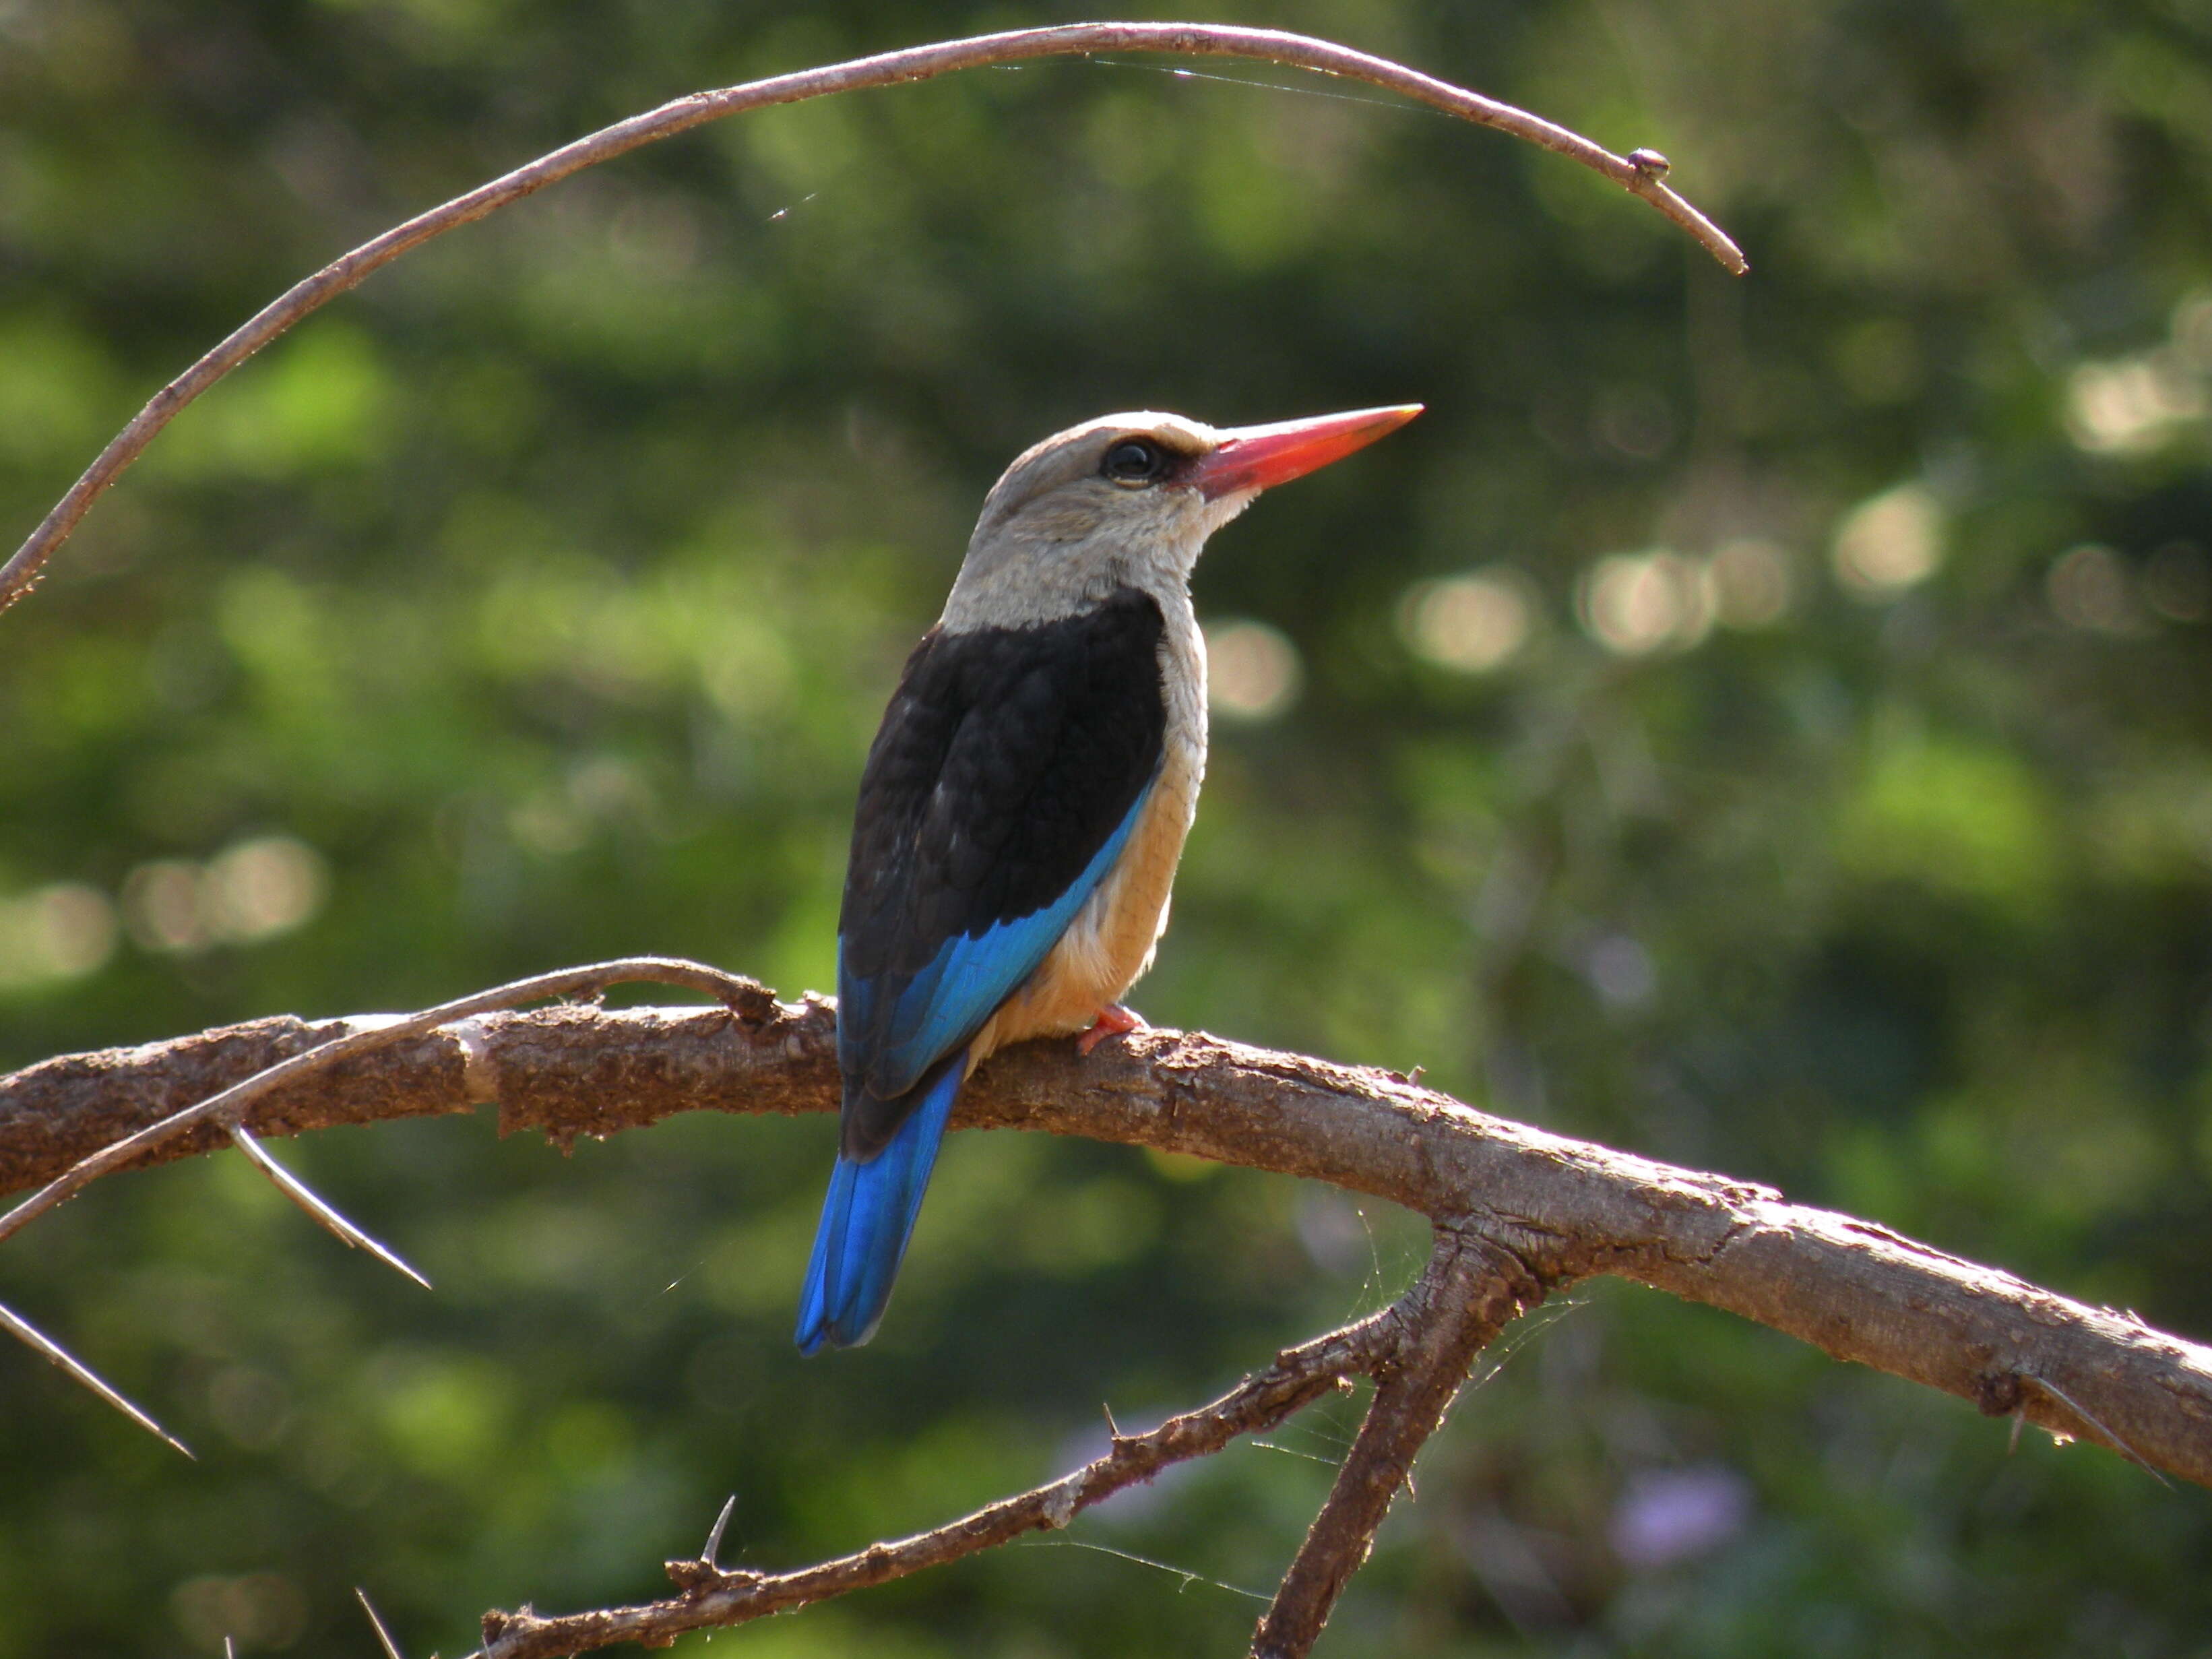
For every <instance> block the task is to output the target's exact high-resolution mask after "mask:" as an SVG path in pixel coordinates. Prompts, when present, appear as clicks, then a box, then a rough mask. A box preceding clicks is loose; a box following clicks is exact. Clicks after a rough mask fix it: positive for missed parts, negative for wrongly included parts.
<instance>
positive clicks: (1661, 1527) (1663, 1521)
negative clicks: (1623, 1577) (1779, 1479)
mask: <svg viewBox="0 0 2212 1659" xmlns="http://www.w3.org/2000/svg"><path fill="white" fill-rule="evenodd" d="M1750 1519H1751V1482H1749V1481H1748V1480H1745V1479H1744V1478H1743V1476H1742V1475H1741V1474H1737V1473H1736V1472H1735V1470H1734V1469H1732V1468H1729V1467H1728V1466H1727V1465H1725V1464H1722V1463H1705V1464H1701V1465H1699V1467H1697V1468H1687V1469H1650V1470H1646V1471H1645V1472H1644V1473H1643V1474H1638V1475H1633V1476H1632V1477H1631V1478H1630V1480H1629V1482H1628V1485H1627V1486H1626V1487H1625V1488H1624V1489H1623V1490H1622V1492H1621V1494H1620V1500H1619V1501H1618V1502H1616V1503H1615V1504H1613V1519H1612V1521H1611V1522H1609V1523H1608V1524H1607V1528H1606V1530H1607V1534H1608V1535H1609V1536H1610V1537H1611V1539H1612V1541H1613V1553H1614V1554H1616V1555H1618V1556H1619V1557H1620V1559H1621V1560H1622V1561H1623V1562H1624V1563H1625V1564H1626V1565H1628V1566H1630V1567H1632V1568H1634V1569H1636V1570H1637V1571H1643V1572H1650V1571H1657V1570H1658V1569H1660V1568H1662V1567H1671V1566H1674V1565H1677V1564H1678V1563H1680V1562H1683V1561H1691V1560H1695V1559H1697V1558H1698V1557H1699V1556H1701V1555H1710V1554H1711V1553H1712V1552H1713V1551H1715V1550H1717V1549H1718V1548H1719V1547H1721V1546H1722V1545H1723V1544H1725V1543H1727V1542H1728V1541H1729V1540H1730V1539H1731V1538H1733V1537H1735V1535H1736V1534H1738V1533H1740V1532H1741V1531H1742V1530H1743V1528H1744V1525H1745V1523H1746V1522H1748V1521H1749V1520H1750Z"/></svg>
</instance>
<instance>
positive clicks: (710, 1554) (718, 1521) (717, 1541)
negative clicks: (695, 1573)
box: [699, 1492, 738, 1572]
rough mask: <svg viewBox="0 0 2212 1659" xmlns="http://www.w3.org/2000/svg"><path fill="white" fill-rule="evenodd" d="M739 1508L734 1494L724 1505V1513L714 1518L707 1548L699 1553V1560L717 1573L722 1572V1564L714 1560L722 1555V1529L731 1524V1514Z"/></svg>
mask: <svg viewBox="0 0 2212 1659" xmlns="http://www.w3.org/2000/svg"><path fill="white" fill-rule="evenodd" d="M737 1507H738V1495H737V1493H735V1492H732V1493H731V1494H730V1496H729V1500H728V1501H727V1502H726V1503H725V1504H723V1505H722V1512H721V1513H720V1515H718V1516H715V1517H714V1525H713V1527H711V1528H708V1533H707V1547H706V1548H705V1549H703V1550H702V1551H700V1552H699V1559H701V1560H702V1561H704V1562H705V1563H706V1564H707V1565H708V1566H710V1567H712V1568H714V1571H717V1572H720V1571H721V1570H722V1564H721V1563H720V1562H719V1561H717V1560H716V1559H714V1558H715V1557H716V1556H717V1555H719V1554H720V1553H721V1548H722V1528H725V1527H726V1526H728V1525H729V1524H730V1513H731V1511H732V1510H735V1509H736V1508H737Z"/></svg>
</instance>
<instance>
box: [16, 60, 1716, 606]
mask: <svg viewBox="0 0 2212 1659" xmlns="http://www.w3.org/2000/svg"><path fill="white" fill-rule="evenodd" d="M1095 52H1167V53H1173V54H1176V55H1178V56H1182V57H1199V58H1252V59H1256V60H1258V61H1260V62H1262V63H1270V64H1287V65H1290V66H1291V67H1293V68H1297V69H1304V70H1316V71H1318V72H1320V73H1322V74H1325V75H1332V76H1342V77H1343V78H1345V79H1346V80H1352V81H1360V82H1365V83H1366V84H1367V85H1369V86H1371V87H1380V88H1384V89H1385V90H1387V91H1390V92H1395V93H1398V94H1401V95H1402V96H1404V97H1407V98H1409V99H1412V100H1413V101H1414V102H1416V103H1419V104H1424V105H1426V106H1428V107H1429V108H1431V109H1435V110H1441V111H1443V112H1444V113H1445V114H1447V115H1453V116H1457V117H1458V118H1461V119H1462V120H1466V121H1472V122H1474V123H1476V124H1477V125H1482V126H1487V127H1495V128H1497V129H1498V131H1501V132H1507V133H1510V134H1512V135H1513V136H1514V137H1516V138H1525V139H1527V140H1528V142H1529V143H1534V144H1541V145H1542V146H1543V147H1544V148H1545V149H1548V150H1553V151H1556V152H1557V153H1558V154H1559V155H1565V156H1569V157H1571V158H1572V159H1573V160H1575V161H1580V162H1581V163H1582V164H1583V166H1584V167H1589V168H1591V169H1593V170H1594V171H1595V172H1598V173H1603V174H1604V175H1605V176H1606V177H1607V178H1608V179H1612V180H1613V182H1614V183H1615V184H1617V185H1620V186H1621V188H1622V189H1624V190H1626V191H1629V192H1630V193H1631V194H1632V195H1635V196H1640V197H1643V198H1644V200H1645V201H1647V202H1649V203H1650V204H1651V205H1652V206H1653V207H1655V208H1656V209H1657V210H1659V211H1660V212H1662V213H1663V214H1664V215H1666V216H1667V217H1668V218H1669V219H1671V220H1673V221H1674V222H1675V223H1676V224H1678V225H1680V227H1681V228H1683V229H1684V230H1686V231H1687V232H1688V233H1689V234H1691V235H1692V236H1693V237H1695V238H1696V239H1697V240H1698V241H1699V243H1701V244H1702V245H1703V246H1705V248H1706V249H1707V250H1708V251H1709V252H1711V254H1712V256H1713V257H1714V258H1716V259H1717V260H1719V261H1720V263H1721V264H1723V265H1725V266H1726V267H1727V268H1728V269H1729V270H1731V271H1733V272H1735V273H1736V274H1737V275H1739V276H1741V274H1742V273H1743V272H1744V271H1745V270H1747V268H1748V267H1747V265H1746V264H1745V262H1744V257H1743V254H1742V252H1741V250H1739V249H1738V248H1737V246H1735V243H1734V242H1732V241H1730V240H1729V238H1728V237H1727V235H1726V234H1724V233H1723V232H1722V230H1721V229H1720V228H1718V227H1717V226H1716V225H1715V224H1714V223H1713V222H1711V220H1710V219H1708V218H1706V217H1705V215H1704V214H1702V213H1700V212H1699V211H1698V210H1697V209H1695V208H1694V207H1692V206H1691V205H1690V204H1689V203H1687V202H1686V201H1684V200H1683V199H1682V197H1680V196H1678V195H1676V194H1675V193H1674V191H1672V190H1670V189H1668V186H1667V185H1666V184H1665V183H1664V179H1665V178H1666V175H1667V172H1668V166H1667V161H1666V158H1665V157H1663V156H1662V155H1658V154H1657V153H1656V152H1655V151H1652V150H1645V149H1639V150H1636V151H1633V152H1632V153H1631V154H1630V155H1625V156H1624V155H1614V154H1613V152H1612V151H1610V150H1608V149H1605V148H1604V147H1603V146H1602V145H1600V144H1596V143H1592V142H1591V141H1590V140H1589V139H1587V138H1585V137H1583V136H1582V135H1581V134H1580V133H1577V132H1571V131H1568V130H1567V129H1566V128H1565V127H1563V126H1560V125H1557V124H1556V123H1554V122H1551V121H1547V120H1545V119H1544V118H1542V117H1541V116H1539V115H1532V114H1530V113H1529V112H1528V111H1526V110H1522V109H1516V108H1515V107H1514V106H1512V105H1510V104H1503V103H1500V102H1498V100H1496V99H1493V98H1486V97H1484V96H1483V95H1482V94H1480V93H1478V92H1469V91H1468V90H1467V89H1466V88H1463V87H1455V86H1454V85H1452V84H1451V83H1450V82H1447V81H1439V80H1437V79H1436V78H1435V77H1434V76H1428V75H1424V74H1422V73H1421V72H1420V71H1419V70H1412V69H1408V68H1407V67H1406V66H1405V65H1404V64H1395V63H1393V62H1391V61H1390V60H1389V58H1376V57H1372V56H1370V55H1369V54H1368V53H1366V52H1354V51H1352V49H1351V48H1350V47H1348V46H1337V45H1335V44H1334V42H1331V41H1328V40H1314V39H1312V38H1311V37H1310V36H1307V35H1303V34H1290V33H1284V32H1282V31H1280V30H1276V29H1248V28H1229V27H1219V26H1217V25H1214V24H1210V23H1071V24H1067V25H1066V26H1064V27H1057V28H1036V29H1014V30H1011V31H1009V32H1007V33H1002V34H985V35H978V36H976V37H975V38H974V39H972V40H944V41H939V42H937V43H936V44H934V45H932V46H913V47H909V48H908V49H907V50H905V51H903V52H884V53H881V54H880V55H878V56H876V57H873V58H855V59H854V60H853V61H852V62H850V63H845V64H829V65H826V66H824V67H823V68H820V69H811V70H800V71H799V72H798V73H796V74H792V75H779V76H773V77H771V78H770V79H769V80H765V81H753V82H748V83H746V84H745V85H744V86H738V87H726V88H722V89H720V90H719V91H714V92H695V93H692V94H690V95H689V96H687V97H683V98H678V99H676V100H673V101H672V102H670V103H666V104H663V105H662V106H660V107H659V108H658V109H654V110H648V111H647V112H644V113H643V114H641V115H634V116H631V117H630V118H629V119H628V120H626V121H618V122H617V123H616V124H615V125H612V126H611V127H606V128H603V129H602V130H601V131H598V132H595V133H592V134H591V135H589V136H588V137H583V138H579V139H577V140H575V141H574V143H568V144H565V145H563V146H562V148H561V149H556V150H555V151H553V152H552V153H551V154H550V155H542V156H540V157H538V160H536V161H532V162H530V163H529V164H528V165H527V166H525V167H517V168H516V169H515V170H514V171H513V172H512V173H504V174H502V175H501V177H499V178H497V179H492V180H491V181H490V182H489V183H487V184H483V185H477V188H476V189H474V190H472V191H469V192H468V193H467V194H466V195H463V196H457V197H454V198H453V200H452V201H450V202H447V203H445V204H442V205H441V206H439V207H435V208H432V209H430V210H428V212H426V213H421V214H417V215H416V216H415V217H414V218H412V219H410V220H408V221H407V222H405V223H404V224H402V225H398V226H395V227H394V228H392V229H391V230H388V231H386V232H385V233H384V234H382V235H381V236H379V237H377V238H376V239H375V240H373V241H368V242H364V243H363V244H362V246H359V247H357V248H356V249H354V250H353V251H352V252H349V253H347V254H344V255H343V256H342V257H341V258H337V259H334V260H332V261H331V263H330V264H327V265H325V266H324V267H323V268H322V269H321V270H319V271H317V272H316V273H315V274H314V275H313V276H307V277H304V278H302V279H301V281H300V282H298V283H294V284H293V285H292V286H291V287H290V288H289V289H286V290H285V291H284V292H283V294H281V295H278V296H277V297H276V299H274V300H272V301H270V302H269V304H267V305H266V306H264V307H262V308H261V310H259V311H258V312H257V313H254V314H253V316H252V317H250V318H248V319H246V322H244V323H243V324H241V325H240V326H239V327H238V328H237V329H236V330H234V331H233V332H232V333H231V334H230V335H229V336H228V337H227V338H225V339H224V340H222V342H221V343H218V344H217V345H216V347H215V348H214V349H212V350H211V351H210V352H209V353H208V354H207V355H206V356H204V357H202V358H201V359H200V360H199V361H198V362H196V363H194V364H193V365H192V366H191V368H188V369H186V370H185V372H184V373H183V374H179V376H178V377H177V378H176V379H175V380H172V381H170V382H169V384H168V385H167V386H163V387H162V388H161V391H160V392H156V393H155V395H154V397H153V398H152V399H151V401H149V403H148V404H146V406H145V407H144V408H143V409H142V410H139V411H138V413H137V415H135V416H132V417H131V423H130V424H129V425H128V426H126V427H125V428H123V430H122V431H120V432H118V434H116V435H115V436H114V438H112V440H110V441H109V443H108V445H107V447H106V448H105V449H103V450H101V451H100V453H99V455H98V456H97V457H96V458H94V461H93V463H92V465H90V466H89V467H88V468H86V469H85V471H84V473H83V475H82V477H79V478H78V479H77V481H76V483H74V484H72V485H70V489H69V493H68V494H67V495H64V496H63V497H62V498H61V500H60V501H57V502H56V503H55V504H54V506H53V508H52V511H50V512H49V513H47V514H46V517H45V519H43V520H40V524H39V526H38V528H37V529H35V530H34V531H33V532H31V534H30V536H29V538H27V540H26V541H25V542H24V543H23V544H22V546H21V547H20V548H18V549H17V550H15V555H14V556H12V557H10V558H9V561H8V562H7V563H6V564H4V565H0V611H5V610H6V609H7V608H8V607H9V605H13V604H14V603H15V601H16V600H17V599H21V597H22V596H23V595H24V594H25V593H27V592H29V591H30V590H31V588H32V587H33V586H35V585H36V584H37V582H38V580H39V577H40V574H41V573H42V572H43V571H44V569H45V568H46V561H47V560H48V559H49V558H50V557H51V556H52V554H53V551H54V550H55V549H56V548H58V547H59V546H60V545H61V544H63V543H64V541H66V540H67V539H68V538H69V536H70V532H72V531H73V530H75V529H76V526H77V525H78V523H79V522H80V521H81V520H82V519H83V518H84V515H85V514H86V513H88V512H90V511H91V510H92V504H93V502H94V501H95V500H97V499H98V497H99V495H100V492H101V491H102V490H104V489H106V488H107V487H108V485H110V484H111V483H114V482H115V480H116V479H117V478H118V477H119V476H121V474H122V472H123V470H124V469H125V467H127V466H129V465H131V462H133V461H135V460H137V459H138V457H139V455H140V454H141V453H143V452H144V450H145V448H146V446H147V445H148V444H149V443H151V442H152V441H154V437H155V434H157V433H159V432H160V431H161V428H163V427H165V426H167V424H168V423H169V422H171V421H172V420H173V419H174V418H175V417H176V416H177V414H178V412H179V410H182V409H183V408H184V407H185V404H189V403H191V401H192V399H193V398H197V397H198V396H199V395H200V393H202V392H205V391H206V390H207V389H208V388H209V387H210V386H213V385H214V384H215V383H216V381H217V380H221V379H222V377H223V376H224V375H226V374H229V373H230V371H231V370H232V369H234V368H237V367H238V366H239V365H240V363H242V362H245V361H246V359H247V358H248V357H251V356H252V355H253V354H254V353H255V352H257V351H258V350H260V349H261V348H262V347H264V346H265V345H267V344H268V343H270V341H272V340H274V339H276V337H277V336H279V335H280V334H282V333H283V332H284V331H285V330H287V329H289V328H290V327H291V326H292V325H294V324H295V323H297V322H299V321H300V320H301V319H302V318H304V317H306V316H307V315H308V314H309V313H312V312H314V311H316V310H318V309H319V308H320V307H323V306H325V305H326V304H328V303H329V302H330V301H332V300H334V299H336V298H337V296H338V295H341V294H343V293H344V292H346V290H347V289H351V288H353V287H355V286H356V285H357V284H358V283H361V282H362V279H363V278H365V277H367V276H368V275H369V274H370V273H371V272H373V271H375V270H380V269H381V268H382V267H383V266H385V265H387V264H391V263H392V261H393V260H395V259H397V258H400V257H401V256H402V255H403V254H405V253H407V252H410V251H411V250H413V249H415V248H417V247H420V246H422V244H423V243H425V242H427V241H428V240H431V238H433V237H435V236H439V235H441V234H444V233H445V232H447V231H449V230H453V229H456V228H459V227H460V226H462V225H465V224H471V223H474V222H476V221H477V220H478V219H482V218H485V217H487V216H489V215H491V214H493V213H495V212H497V211H498V210H500V209H501V208H503V207H506V206H507V205H508V204H510V203H513V202H518V201H520V200H521V199H522V198H523V197H526V196H529V195H532V194H533V193H535V192H536V191H541V190H543V189H544V188H545V187H546V186H547V185H552V184H557V183H559V182H560V181H561V180H562V179H566V178H568V177H569V176H570V175H571V174H573V173H580V172H582V171H583V170H584V169H585V168H586V167H593V166H596V165H597V164H599V162H601V161H611V160H613V159H614V158H615V157H616V156H617V155H625V154H627V153H628V152H629V151H631V150H633V149H638V148H640V147H641V146H642V145H645V144H649V143H653V142H654V141H655V140H656V139H661V138H671V137H675V136H676V135H677V134H678V133H679V132H685V131H690V129H691V128H693V127H696V126H699V125H702V124H704V123H706V122H708V121H717V120H720V119H721V118H723V117H725V116H730V115H737V114H740V113H742V112H744V111H746V110H753V109H763V108H766V107H768V106H770V105H775V104H796V103H800V102H803V101H804V100H807V99H810V98H821V97H824V96H827V95H828V94H831V93H839V92H859V91H864V90H866V89H868V88H877V87H890V86H897V85H901V84H902V83H904V82H911V81H927V80H930V79H932V78H933V77H935V76H939V75H947V74H951V72H952V71H954V70H966V69H980V68H981V67H983V66H985V65H987V64H1012V63H1020V62H1024V61H1026V60H1030V59H1034V58H1070V57H1081V56H1085V55H1087V54H1091V53H1095Z"/></svg>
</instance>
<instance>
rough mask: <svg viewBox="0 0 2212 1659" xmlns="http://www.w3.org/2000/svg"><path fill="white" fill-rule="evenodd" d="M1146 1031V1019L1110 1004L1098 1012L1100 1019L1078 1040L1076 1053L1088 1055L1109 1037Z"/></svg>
mask: <svg viewBox="0 0 2212 1659" xmlns="http://www.w3.org/2000/svg"><path fill="white" fill-rule="evenodd" d="M1144 1029H1145V1022H1144V1019H1143V1018H1142V1017H1141V1016H1139V1014H1138V1013H1137V1012H1135V1011H1134V1010H1133V1009H1128V1008H1124V1007H1123V1006H1121V1004H1120V1003H1118V1002H1109V1003H1108V1004H1107V1005H1106V1006H1104V1007H1103V1008H1101V1009H1100V1010H1099V1011H1098V1018H1097V1019H1096V1020H1094V1021H1092V1022H1091V1029H1090V1030H1087V1031H1085V1033H1084V1034H1083V1035H1082V1036H1079V1037H1078V1038H1076V1040H1075V1052H1076V1053H1077V1054H1089V1053H1090V1052H1091V1050H1092V1049H1093V1048H1097V1046H1098V1045H1099V1044H1100V1043H1102V1042H1105V1041H1106V1039H1107V1038H1108V1037H1109V1036H1126V1035H1127V1034H1128V1033H1129V1032H1131V1031H1141V1030H1144Z"/></svg>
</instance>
